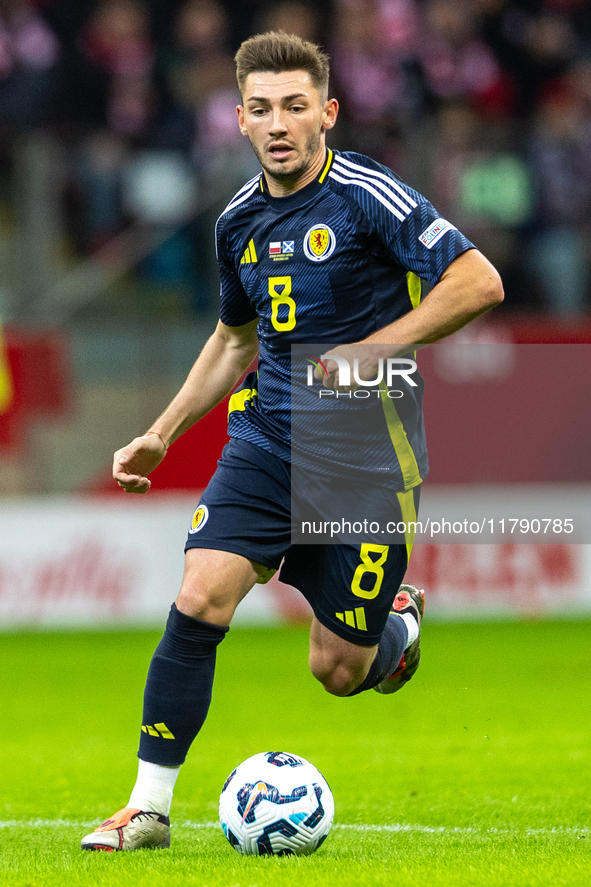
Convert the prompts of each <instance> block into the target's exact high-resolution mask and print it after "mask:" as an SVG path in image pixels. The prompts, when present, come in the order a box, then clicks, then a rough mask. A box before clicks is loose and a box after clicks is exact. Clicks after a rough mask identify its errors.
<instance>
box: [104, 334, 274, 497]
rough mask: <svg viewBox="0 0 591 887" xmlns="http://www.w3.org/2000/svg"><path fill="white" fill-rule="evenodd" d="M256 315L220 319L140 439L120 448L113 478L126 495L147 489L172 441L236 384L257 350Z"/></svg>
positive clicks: (143, 491) (114, 465)
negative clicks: (232, 321)
mask: <svg viewBox="0 0 591 887" xmlns="http://www.w3.org/2000/svg"><path fill="white" fill-rule="evenodd" d="M257 323H258V318H257V319H255V320H252V321H250V322H249V323H246V324H244V325H243V326H236V327H232V326H226V325H225V324H223V323H222V322H221V321H219V323H218V325H217V327H216V330H215V332H214V334H213V335H212V336H211V337H210V338H209V339H208V341H207V343H206V344H205V347H204V348H203V351H202V352H201V354H200V355H199V357H198V358H197V360H196V362H195V364H194V365H193V368H192V369H191V372H190V373H189V375H188V376H187V379H186V381H185V383H184V384H183V387H182V388H181V390H180V391H179V393H178V394H177V395H176V397H175V398H174V399H173V400H172V401H171V403H170V404H169V405H168V406H167V408H166V409H165V410H164V412H163V413H162V414H161V415H160V416H159V417H158V418H157V419H156V421H155V422H154V423H153V424H152V425H151V426H150V428H149V429H148V431H147V432H146V433H145V434H144V435H142V436H141V437H136V438H135V439H134V440H132V441H131V443H130V444H128V445H127V446H126V447H123V449H121V450H117V452H116V453H115V456H114V460H113V477H114V479H115V480H116V481H117V483H118V484H119V486H120V487H121V488H122V489H123V490H125V491H126V492H127V493H146V492H147V491H148V490H149V489H150V481H149V480H148V475H149V474H150V473H151V472H152V471H153V470H154V469H155V468H156V466H157V465H159V464H160V462H162V460H163V459H164V456H165V455H166V451H167V449H168V447H169V446H170V444H171V443H173V441H175V440H176V439H177V438H178V437H180V436H181V434H182V433H183V432H184V431H186V430H187V429H188V428H190V427H191V426H192V425H194V424H195V422H198V421H199V419H201V418H203V416H205V414H206V413H208V412H209V411H210V410H211V409H213V407H214V406H216V404H218V403H219V402H220V401H221V400H222V399H223V398H224V397H225V396H226V395H227V394H228V393H229V392H230V391H231V390H232V388H233V387H234V386H235V385H236V384H237V382H238V381H239V379H240V377H241V376H242V374H243V373H244V371H245V370H246V369H247V368H248V367H249V366H250V364H251V363H252V361H253V360H254V359H255V357H256V356H257V354H258V340H257V334H256V327H257Z"/></svg>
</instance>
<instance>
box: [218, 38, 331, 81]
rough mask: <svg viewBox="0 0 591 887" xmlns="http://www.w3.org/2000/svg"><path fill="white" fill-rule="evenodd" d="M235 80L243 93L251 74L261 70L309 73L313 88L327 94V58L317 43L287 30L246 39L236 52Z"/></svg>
mask: <svg viewBox="0 0 591 887" xmlns="http://www.w3.org/2000/svg"><path fill="white" fill-rule="evenodd" d="M235 61H236V79H237V80H238V88H239V89H240V92H241V93H242V92H243V91H244V84H245V82H246V78H247V77H248V75H249V74H254V73H255V72H258V71H272V72H274V73H279V72H280V71H308V72H309V74H310V76H311V78H312V82H313V84H314V86H315V87H316V89H317V90H318V92H319V93H320V94H321V96H324V97H326V96H327V95H328V75H329V62H328V55H327V54H326V53H325V52H324V51H323V50H322V49H320V47H319V46H317V45H316V44H315V43H310V41H308V40H302V38H301V37H298V36H296V35H295V34H286V33H285V32H284V31H267V33H266V34H256V35H255V36H254V37H249V38H248V40H245V41H244V43H243V44H242V46H241V47H240V49H239V50H238V52H237V53H236V58H235Z"/></svg>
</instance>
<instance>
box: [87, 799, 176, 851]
mask: <svg viewBox="0 0 591 887" xmlns="http://www.w3.org/2000/svg"><path fill="white" fill-rule="evenodd" d="M81 846H82V849H83V850H104V851H106V852H107V853H113V852H114V851H115V850H139V849H140V848H141V847H150V848H156V847H170V820H169V818H168V816H162V815H161V814H160V813H150V812H145V811H143V810H137V809H136V808H134V807H124V808H123V810H118V811H117V813H115V814H114V815H113V816H111V818H110V819H107V820H106V822H103V824H102V825H99V827H98V828H96V829H95V830H94V831H93V832H91V833H90V834H89V835H86V837H84V838H82V844H81Z"/></svg>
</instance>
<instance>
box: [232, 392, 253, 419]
mask: <svg viewBox="0 0 591 887" xmlns="http://www.w3.org/2000/svg"><path fill="white" fill-rule="evenodd" d="M257 396H258V391H257V390H256V388H243V389H242V391H236V392H235V394H233V395H232V397H231V398H230V403H229V404H228V415H230V413H233V412H234V411H235V410H238V412H240V413H242V412H244V410H245V409H246V404H247V403H250V401H251V400H252V399H253V398H254V397H257Z"/></svg>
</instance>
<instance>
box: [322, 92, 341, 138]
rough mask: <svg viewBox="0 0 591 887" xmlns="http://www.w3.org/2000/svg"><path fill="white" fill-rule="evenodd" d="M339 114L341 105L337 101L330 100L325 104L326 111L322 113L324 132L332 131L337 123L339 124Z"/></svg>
mask: <svg viewBox="0 0 591 887" xmlns="http://www.w3.org/2000/svg"><path fill="white" fill-rule="evenodd" d="M338 113H339V103H338V102H337V100H336V99H328V100H327V101H326V102H325V104H324V110H323V111H322V131H323V132H325V131H326V130H327V129H332V128H333V126H334V125H335V123H336V122H337V115H338Z"/></svg>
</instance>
